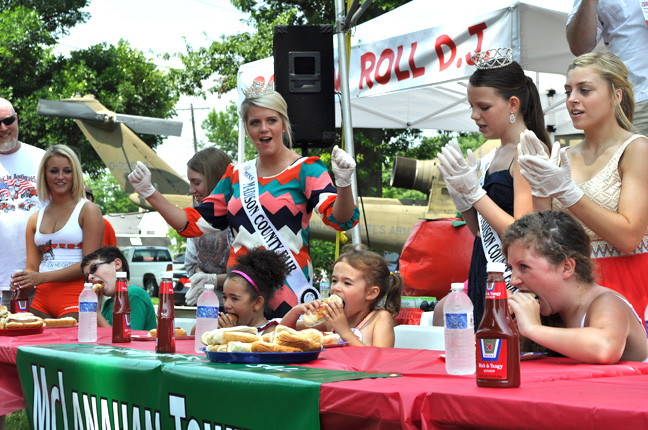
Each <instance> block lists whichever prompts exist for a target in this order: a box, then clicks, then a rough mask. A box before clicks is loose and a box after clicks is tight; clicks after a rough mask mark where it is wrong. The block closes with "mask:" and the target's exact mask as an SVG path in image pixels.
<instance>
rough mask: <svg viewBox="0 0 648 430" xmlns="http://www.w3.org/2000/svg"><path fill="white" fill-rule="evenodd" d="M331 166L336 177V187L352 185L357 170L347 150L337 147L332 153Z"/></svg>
mask: <svg viewBox="0 0 648 430" xmlns="http://www.w3.org/2000/svg"><path fill="white" fill-rule="evenodd" d="M331 164H332V165H333V174H334V175H335V186H336V187H348V186H349V185H351V176H353V172H355V168H356V162H355V160H354V159H353V158H352V157H351V156H350V155H349V154H348V153H347V152H346V151H345V150H343V149H340V148H339V147H338V146H337V145H335V146H334V147H333V151H331Z"/></svg>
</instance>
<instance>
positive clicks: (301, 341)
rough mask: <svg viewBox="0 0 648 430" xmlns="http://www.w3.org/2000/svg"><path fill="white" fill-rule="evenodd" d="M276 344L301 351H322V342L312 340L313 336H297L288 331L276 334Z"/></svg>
mask: <svg viewBox="0 0 648 430" xmlns="http://www.w3.org/2000/svg"><path fill="white" fill-rule="evenodd" d="M320 335H321V333H320ZM274 343H276V344H277V345H281V346H289V347H291V348H296V349H298V350H300V351H320V350H321V349H322V342H316V341H314V340H312V338H311V335H309V334H307V335H304V336H300V335H297V336H295V335H292V334H290V333H288V332H286V331H284V332H281V333H279V334H275V338H274Z"/></svg>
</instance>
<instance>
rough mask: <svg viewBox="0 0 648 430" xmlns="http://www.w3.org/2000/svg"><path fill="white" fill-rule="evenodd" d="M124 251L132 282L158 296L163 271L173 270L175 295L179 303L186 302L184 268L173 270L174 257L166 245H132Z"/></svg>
mask: <svg viewBox="0 0 648 430" xmlns="http://www.w3.org/2000/svg"><path fill="white" fill-rule="evenodd" d="M122 252H123V253H124V256H125V257H126V260H127V261H128V267H129V269H130V284H131V285H136V286H138V287H142V288H144V289H145V290H146V292H147V293H148V294H149V296H151V297H157V296H158V293H159V287H160V282H161V277H162V272H167V271H169V272H170V271H173V278H174V279H173V290H174V291H173V295H174V299H175V300H174V301H175V303H176V304H177V305H181V304H184V296H185V294H186V292H187V291H188V288H186V287H185V286H184V284H185V283H186V282H188V279H187V275H186V272H185V271H184V270H175V271H174V270H173V257H172V256H171V251H170V250H169V248H167V247H164V246H130V247H127V248H123V249H122Z"/></svg>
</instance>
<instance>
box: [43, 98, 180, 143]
mask: <svg viewBox="0 0 648 430" xmlns="http://www.w3.org/2000/svg"><path fill="white" fill-rule="evenodd" d="M36 112H37V113H38V114H39V115H45V116H55V117H59V118H72V119H79V120H82V121H95V122H102V123H108V124H110V123H113V124H114V123H121V124H124V125H126V126H127V127H128V128H130V129H131V130H133V131H134V132H136V133H144V134H156V135H163V136H180V135H182V121H174V120H169V119H161V118H151V117H147V116H137V115H125V114H115V113H113V112H110V111H101V112H97V111H95V110H94V109H92V108H91V107H90V106H88V105H86V104H84V103H78V102H69V101H58V100H46V99H40V100H39V101H38V108H37V110H36Z"/></svg>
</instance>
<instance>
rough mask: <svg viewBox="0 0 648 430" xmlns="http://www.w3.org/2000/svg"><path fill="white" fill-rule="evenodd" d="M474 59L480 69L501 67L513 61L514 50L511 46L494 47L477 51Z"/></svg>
mask: <svg viewBox="0 0 648 430" xmlns="http://www.w3.org/2000/svg"><path fill="white" fill-rule="evenodd" d="M472 61H473V63H475V67H477V69H480V70H486V69H499V68H500V67H504V66H508V65H509V64H511V63H512V62H513V50H512V49H511V48H493V49H489V50H487V51H481V52H475V53H474V54H473V56H472Z"/></svg>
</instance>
